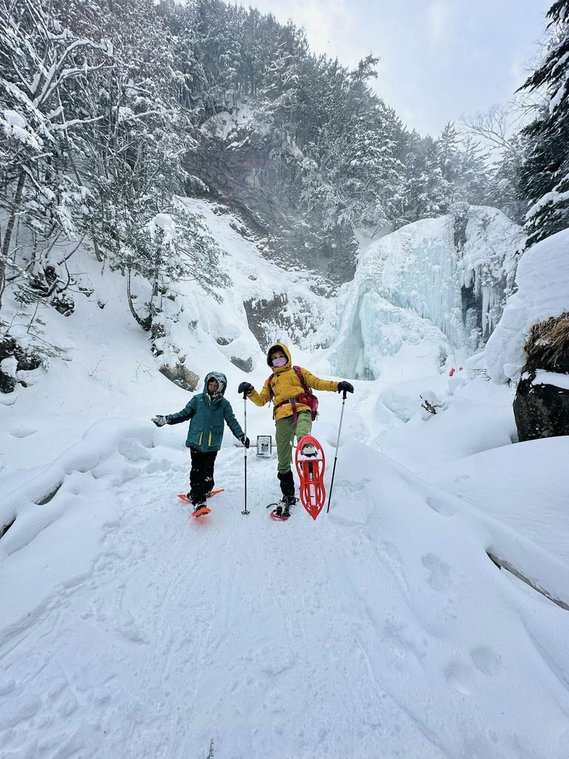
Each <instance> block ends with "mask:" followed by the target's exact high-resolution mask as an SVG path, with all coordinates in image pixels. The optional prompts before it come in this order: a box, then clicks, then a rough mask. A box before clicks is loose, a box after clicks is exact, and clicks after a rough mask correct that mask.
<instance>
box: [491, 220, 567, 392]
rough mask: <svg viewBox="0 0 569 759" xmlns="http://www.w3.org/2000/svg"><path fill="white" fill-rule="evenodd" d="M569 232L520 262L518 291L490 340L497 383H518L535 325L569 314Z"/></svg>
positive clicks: (544, 243)
mask: <svg viewBox="0 0 569 759" xmlns="http://www.w3.org/2000/svg"><path fill="white" fill-rule="evenodd" d="M568 249H569V229H564V230H563V231H561V232H557V233H556V234H554V235H551V237H548V238H546V239H545V240H542V241H541V242H539V243H537V245H534V246H533V247H532V248H531V249H530V250H529V251H528V252H527V253H526V254H525V255H524V256H523V257H522V259H521V260H520V263H519V266H518V270H517V275H516V284H517V287H518V290H517V292H516V293H515V295H512V296H511V297H510V298H509V299H508V302H507V304H506V307H505V309H504V313H503V315H502V318H501V319H500V323H499V324H498V326H497V327H496V329H495V331H494V333H493V335H492V336H491V338H490V339H489V340H488V344H487V345H486V349H485V358H486V365H487V370H488V374H489V375H490V378H491V379H492V380H494V382H500V383H503V382H507V381H508V380H514V381H517V380H518V379H519V377H520V373H521V370H522V367H523V365H524V363H525V352H524V343H525V341H526V338H527V335H528V332H529V330H530V328H531V327H532V325H534V324H536V323H537V322H539V321H542V320H543V319H548V318H550V317H552V316H559V315H560V314H562V313H564V312H565V311H569V256H568V255H567V251H568Z"/></svg>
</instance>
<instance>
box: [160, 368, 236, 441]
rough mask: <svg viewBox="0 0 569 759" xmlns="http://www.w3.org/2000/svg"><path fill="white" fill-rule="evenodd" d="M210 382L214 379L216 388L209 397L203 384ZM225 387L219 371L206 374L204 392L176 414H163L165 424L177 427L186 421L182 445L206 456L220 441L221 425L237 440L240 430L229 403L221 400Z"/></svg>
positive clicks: (223, 375) (223, 399)
mask: <svg viewBox="0 0 569 759" xmlns="http://www.w3.org/2000/svg"><path fill="white" fill-rule="evenodd" d="M210 379H215V380H217V383H218V385H219V387H218V390H217V392H216V393H215V394H214V395H213V396H209V395H208V392H207V383H208V382H209V380H210ZM226 387H227V378H226V376H225V374H222V373H221V372H210V373H209V374H208V375H207V376H206V378H205V380H204V389H203V391H202V392H201V393H197V394H196V395H194V396H193V397H192V398H191V399H190V401H189V402H188V403H187V404H186V407H185V408H183V409H182V410H181V411H178V412H177V413H176V414H167V416H166V422H167V423H168V424H179V423H180V422H187V421H188V419H189V421H190V427H189V429H188V436H187V438H186V446H187V447H188V448H196V449H197V450H198V451H202V452H203V453H207V452H209V451H219V449H220V448H221V441H222V440H223V431H224V422H227V425H228V427H229V429H230V430H231V432H232V433H233V434H234V435H235V437H236V438H237V439H238V440H240V439H241V438H242V437H243V430H242V429H241V427H240V425H239V422H238V421H237V419H236V418H235V414H234V413H233V409H232V408H231V404H230V403H229V401H228V400H227V399H226V398H224V397H223V394H224V393H225V388H226Z"/></svg>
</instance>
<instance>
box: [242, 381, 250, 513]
mask: <svg viewBox="0 0 569 759" xmlns="http://www.w3.org/2000/svg"><path fill="white" fill-rule="evenodd" d="M243 418H244V422H243V425H244V427H245V429H244V430H243V433H244V435H245V437H247V393H243ZM243 468H244V475H245V478H244V482H245V508H244V509H243V511H242V512H241V513H242V514H243V515H246V514H250V513H251V512H250V511H249V510H248V509H247V448H245V446H243Z"/></svg>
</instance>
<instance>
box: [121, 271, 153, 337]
mask: <svg viewBox="0 0 569 759" xmlns="http://www.w3.org/2000/svg"><path fill="white" fill-rule="evenodd" d="M126 294H127V297H128V307H129V309H130V313H131V314H132V315H133V317H134V320H135V321H136V323H137V324H140V326H141V327H142V329H143V330H144V331H145V332H150V328H151V327H152V314H148V316H147V317H146V319H144V318H143V317H142V316H139V314H137V313H136V309H135V307H134V303H133V302H132V294H131V291H130V269H129V270H128V272H127V275H126Z"/></svg>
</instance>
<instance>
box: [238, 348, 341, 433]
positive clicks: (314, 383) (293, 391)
mask: <svg viewBox="0 0 569 759" xmlns="http://www.w3.org/2000/svg"><path fill="white" fill-rule="evenodd" d="M275 348H280V349H281V350H282V351H283V353H284V354H285V355H286V357H287V359H288V361H287V363H286V364H285V365H284V366H278V367H272V370H273V376H272V377H273V378H272V393H271V388H270V387H269V379H267V380H266V382H265V384H264V385H263V389H262V390H261V392H260V393H258V392H257V391H256V390H252V391H251V392H250V393H249V395H248V396H247V397H248V398H249V399H250V400H252V401H253V403H254V404H255V405H256V406H264V405H265V404H266V403H268V402H269V401H271V400H272V401H273V403H274V404H275V414H274V416H275V420H276V421H278V420H279V419H284V417H285V416H292V415H293V408H292V405H291V404H290V403H286V401H288V400H293V399H294V398H298V396H299V395H303V393H304V392H305V391H304V388H303V386H302V382H301V381H300V378H299V377H298V375H297V373H296V372H295V371H294V369H293V364H292V359H291V355H290V351H289V349H288V347H287V346H286V345H285V344H284V343H274V344H273V345H271V347H270V348H269V350H268V351H267V363H268V360H269V354H270V352H271V351H272V350H274V349H275ZM299 368H300V370H301V372H302V376H303V378H304V382H305V383H306V384H307V385H308V387H311V388H313V389H314V390H330V391H332V392H335V391H337V390H338V383H337V382H335V381H334V380H323V379H320V378H319V377H316V376H314V374H312V373H311V372H309V371H308V370H307V369H303V368H302V367H299ZM280 404H282V405H280ZM297 411H298V412H299V413H300V412H301V411H310V409H309V407H308V406H306V405H305V404H304V403H299V404H298V405H297Z"/></svg>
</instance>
